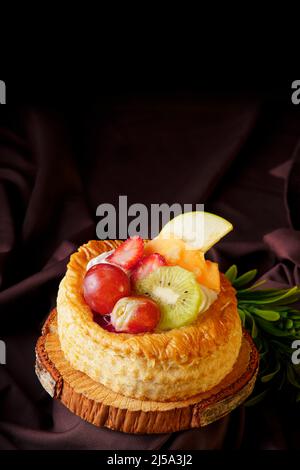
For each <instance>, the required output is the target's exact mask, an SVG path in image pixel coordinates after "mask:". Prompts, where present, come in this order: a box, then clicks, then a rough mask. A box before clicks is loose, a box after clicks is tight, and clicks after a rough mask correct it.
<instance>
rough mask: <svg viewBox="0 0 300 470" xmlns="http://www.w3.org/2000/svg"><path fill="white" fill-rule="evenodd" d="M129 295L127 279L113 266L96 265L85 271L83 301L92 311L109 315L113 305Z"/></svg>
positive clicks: (120, 270) (124, 274) (128, 281)
mask: <svg viewBox="0 0 300 470" xmlns="http://www.w3.org/2000/svg"><path fill="white" fill-rule="evenodd" d="M129 294H130V280H129V277H128V276H127V274H126V273H125V272H124V271H123V270H122V269H121V268H118V267H117V266H115V265H112V264H107V263H102V264H96V265H95V266H93V267H91V268H90V269H89V270H88V271H87V273H86V275H85V277H84V280H83V295H84V298H85V301H86V303H87V304H88V305H89V307H90V308H91V309H92V310H94V311H95V312H97V313H100V314H101V315H106V314H107V313H110V312H111V311H112V309H113V308H114V305H115V303H116V302H117V301H118V300H119V299H121V298H122V297H125V296H128V295H129Z"/></svg>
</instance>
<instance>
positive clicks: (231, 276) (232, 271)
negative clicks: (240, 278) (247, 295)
mask: <svg viewBox="0 0 300 470" xmlns="http://www.w3.org/2000/svg"><path fill="white" fill-rule="evenodd" d="M237 274H238V270H237V267H236V265H235V264H233V265H232V266H231V267H230V268H229V269H227V271H226V273H225V276H226V277H227V279H228V281H230V282H231V283H233V282H234V281H235V279H236V277H237Z"/></svg>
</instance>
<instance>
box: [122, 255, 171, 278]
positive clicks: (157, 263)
mask: <svg viewBox="0 0 300 470" xmlns="http://www.w3.org/2000/svg"><path fill="white" fill-rule="evenodd" d="M166 264H167V263H166V260H165V258H164V257H163V256H161V255H160V254H159V253H152V254H151V255H148V256H146V257H145V258H143V259H142V260H141V261H139V263H138V264H137V266H136V267H135V269H134V271H133V272H132V274H131V280H132V281H133V282H136V281H138V280H140V279H143V278H144V277H146V276H148V274H150V273H152V271H155V269H158V268H160V267H161V266H166Z"/></svg>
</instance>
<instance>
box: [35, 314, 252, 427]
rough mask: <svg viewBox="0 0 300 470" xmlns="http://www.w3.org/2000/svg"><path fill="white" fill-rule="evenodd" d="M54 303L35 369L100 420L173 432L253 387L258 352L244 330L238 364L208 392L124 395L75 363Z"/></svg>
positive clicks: (200, 421) (210, 416) (54, 391)
mask: <svg viewBox="0 0 300 470" xmlns="http://www.w3.org/2000/svg"><path fill="white" fill-rule="evenodd" d="M56 330H57V324H56V310H55V309H54V310H53V311H52V312H51V313H50V315H49V317H48V319H47V321H46V323H45V325H44V327H43V330H42V336H41V337H40V338H39V339H38V342H37V345H36V374H37V376H38V378H39V380H40V382H41V384H42V385H43V387H44V388H45V390H46V391H47V392H48V393H49V394H50V395H51V396H52V397H53V398H56V399H58V400H60V401H61V402H62V403H63V404H64V405H65V406H66V407H67V408H69V410H71V411H72V412H73V413H75V414H76V415H78V416H80V417H81V418H82V419H84V420H86V421H88V422H90V423H92V424H94V425H95V426H105V427H107V428H110V429H114V430H118V431H122V432H126V433H134V434H140V433H142V434H145V433H146V434H152V433H169V432H175V431H180V430H184V429H190V428H197V427H202V426H206V425H207V424H209V423H211V422H213V421H216V420H217V419H219V418H221V417H223V416H225V415H226V414H228V413H229V412H230V411H232V410H233V409H234V408H236V407H237V406H238V405H240V404H241V403H242V402H243V401H244V400H245V399H246V398H247V397H248V396H249V395H250V393H251V392H252V390H253V387H254V383H255V379H256V375H257V371H258V360H259V356H258V352H257V350H256V348H255V345H254V343H253V341H252V339H251V337H250V336H249V335H248V333H246V332H245V331H244V332H243V341H242V347H241V350H240V354H239V357H238V359H237V361H236V364H235V366H234V368H233V370H232V371H231V372H230V374H228V375H227V376H226V377H225V379H224V380H223V381H222V382H221V383H220V384H218V385H217V386H216V387H214V388H213V389H211V390H210V391H209V392H205V393H200V394H198V395H195V396H193V397H191V398H189V399H187V400H183V401H177V402H174V401H172V402H158V401H155V402H154V401H143V400H136V399H133V398H128V397H124V396H123V395H120V394H118V393H114V392H112V391H111V390H109V389H108V388H106V387H104V386H103V385H101V384H99V383H97V382H95V381H94V380H92V379H91V378H90V377H88V376H87V375H85V374H83V373H82V372H79V371H77V370H75V369H73V368H72V367H71V365H70V364H69V363H68V362H67V361H66V359H65V358H64V355H63V353H62V351H61V349H60V343H59V338H58V335H57V331H56Z"/></svg>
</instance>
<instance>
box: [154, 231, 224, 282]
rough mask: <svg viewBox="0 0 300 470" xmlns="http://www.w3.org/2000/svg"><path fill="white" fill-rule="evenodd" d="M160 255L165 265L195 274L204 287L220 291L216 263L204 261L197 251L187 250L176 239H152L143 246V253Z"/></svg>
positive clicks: (201, 254) (202, 254)
mask: <svg viewBox="0 0 300 470" xmlns="http://www.w3.org/2000/svg"><path fill="white" fill-rule="evenodd" d="M155 252H158V253H160V254H161V255H162V256H163V257H164V258H165V260H166V262H167V264H169V265H172V266H180V267H182V268H184V269H187V270H188V271H191V272H193V273H194V274H195V276H196V279H197V281H198V282H199V283H200V284H203V285H204V286H206V287H208V288H210V289H214V290H216V291H219V290H220V273H219V268H218V265H217V263H213V262H211V261H206V260H205V259H204V253H203V252H202V251H199V250H187V249H186V244H185V243H184V242H183V241H182V240H178V239H176V238H170V239H164V238H160V237H158V238H154V239H153V240H151V241H150V242H148V243H147V244H146V246H145V253H147V254H148V255H149V254H150V253H155Z"/></svg>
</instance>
